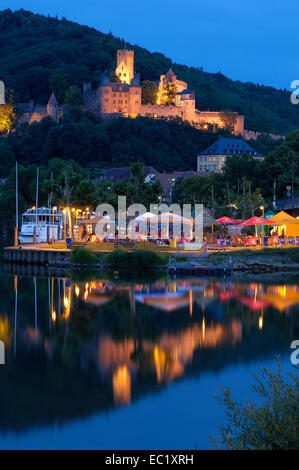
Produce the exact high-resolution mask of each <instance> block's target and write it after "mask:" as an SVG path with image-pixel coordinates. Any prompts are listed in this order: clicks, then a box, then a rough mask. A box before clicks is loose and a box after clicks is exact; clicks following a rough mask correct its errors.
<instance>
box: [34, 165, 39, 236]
mask: <svg viewBox="0 0 299 470" xmlns="http://www.w3.org/2000/svg"><path fill="white" fill-rule="evenodd" d="M38 174H39V168H37V170H36V198H35V223H36V229H37V208H38Z"/></svg>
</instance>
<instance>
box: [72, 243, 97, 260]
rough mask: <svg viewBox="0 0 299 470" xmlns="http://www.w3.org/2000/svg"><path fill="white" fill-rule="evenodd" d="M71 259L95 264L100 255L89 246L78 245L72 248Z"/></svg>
mask: <svg viewBox="0 0 299 470" xmlns="http://www.w3.org/2000/svg"><path fill="white" fill-rule="evenodd" d="M70 261H71V262H72V263H75V264H95V263H96V262H97V261H98V257H97V255H96V254H95V253H94V252H93V251H91V250H89V249H88V248H84V247H81V246H78V247H76V248H74V249H73V250H72V252H71V255H70Z"/></svg>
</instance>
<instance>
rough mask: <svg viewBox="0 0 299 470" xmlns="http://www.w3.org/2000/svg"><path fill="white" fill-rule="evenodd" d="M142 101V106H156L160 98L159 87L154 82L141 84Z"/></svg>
mask: <svg viewBox="0 0 299 470" xmlns="http://www.w3.org/2000/svg"><path fill="white" fill-rule="evenodd" d="M141 86H142V91H141V101H142V104H156V103H157V97H158V87H157V85H156V84H155V83H154V82H151V81H149V80H145V81H144V82H142V84H141Z"/></svg>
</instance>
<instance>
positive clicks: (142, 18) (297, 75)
mask: <svg viewBox="0 0 299 470" xmlns="http://www.w3.org/2000/svg"><path fill="white" fill-rule="evenodd" d="M0 8H1V9H3V8H11V9H13V10H15V9H19V8H24V9H26V10H31V11H33V12H35V13H42V14H48V13H49V14H50V15H51V16H54V15H56V14H57V15H58V17H59V18H60V17H62V16H65V17H66V18H67V19H69V20H72V21H76V22H78V23H80V24H86V25H88V26H93V27H95V28H96V29H99V30H100V31H103V32H108V31H109V30H110V29H111V30H112V32H113V34H114V35H115V36H119V37H122V38H126V40H127V41H128V42H130V43H132V44H138V45H140V46H143V47H145V48H147V49H149V50H150V51H152V52H154V51H155V52H162V53H163V54H165V55H166V56H167V57H170V58H171V59H173V60H174V61H175V62H178V63H181V64H186V65H193V66H196V67H201V66H202V67H203V68H204V70H206V71H208V72H218V71H221V72H222V73H224V74H225V75H227V76H229V77H230V78H232V79H234V80H241V81H252V82H254V83H261V84H262V83H263V84H265V85H272V86H275V87H277V88H287V89H289V88H290V83H291V81H293V80H296V79H299V54H298V49H299V35H298V23H299V20H298V18H299V17H298V10H299V4H298V0H284V1H282V0H188V1H187V2H184V1H182V0H162V1H161V0H160V1H158V0H148V1H147V2H144V1H142V0H127V1H124V0H51V1H50V0H9V1H7V0H0Z"/></svg>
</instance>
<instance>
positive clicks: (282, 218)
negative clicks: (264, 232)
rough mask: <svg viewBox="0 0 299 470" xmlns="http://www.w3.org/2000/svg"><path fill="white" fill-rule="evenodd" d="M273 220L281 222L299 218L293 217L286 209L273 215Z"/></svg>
mask: <svg viewBox="0 0 299 470" xmlns="http://www.w3.org/2000/svg"><path fill="white" fill-rule="evenodd" d="M271 220H272V221H275V222H281V221H283V222H286V221H287V220H289V221H291V222H294V221H296V220H297V219H296V218H295V217H292V216H291V215H290V214H287V213H286V212H284V211H280V212H278V214H276V215H274V216H273V217H271Z"/></svg>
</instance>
